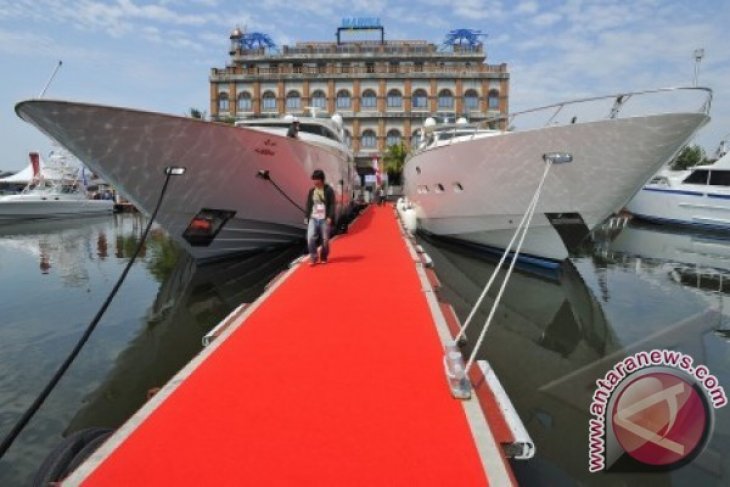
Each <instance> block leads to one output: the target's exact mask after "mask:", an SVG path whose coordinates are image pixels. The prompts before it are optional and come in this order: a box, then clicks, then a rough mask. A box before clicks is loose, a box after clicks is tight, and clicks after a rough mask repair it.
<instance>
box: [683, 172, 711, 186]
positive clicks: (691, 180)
mask: <svg viewBox="0 0 730 487" xmlns="http://www.w3.org/2000/svg"><path fill="white" fill-rule="evenodd" d="M707 172H708V171H707V170H705V169H698V170H696V171H695V172H693V173H692V174H690V175H689V176H687V178H685V180H684V182H685V183H687V184H707Z"/></svg>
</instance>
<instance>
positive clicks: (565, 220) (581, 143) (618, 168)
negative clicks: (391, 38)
mask: <svg viewBox="0 0 730 487" xmlns="http://www.w3.org/2000/svg"><path fill="white" fill-rule="evenodd" d="M679 91H683V92H685V93H683V94H687V93H689V94H691V95H694V96H695V97H696V96H700V97H702V98H703V99H704V105H703V106H702V108H701V109H700V110H699V111H697V110H696V106H697V104H694V105H693V107H694V108H693V109H691V110H690V109H687V110H686V111H681V110H674V111H672V112H669V113H666V112H662V113H659V114H655V115H646V114H643V113H639V114H636V115H634V114H633V113H629V115H623V113H624V105H625V104H626V102H627V101H628V100H629V99H632V100H633V99H636V98H641V96H642V95H645V96H650V95H651V96H655V95H665V96H666V95H668V94H674V93H676V92H679ZM711 100H712V91H711V90H709V89H707V88H674V89H660V90H652V91H645V92H636V93H625V94H620V95H611V96H602V97H595V98H586V99H581V100H573V101H569V102H564V103H559V104H555V105H550V106H548V107H541V108H537V109H532V110H527V111H524V112H519V113H516V114H512V115H510V116H509V118H508V119H507V120H495V121H492V122H490V125H491V127H490V126H489V125H486V126H485V125H468V124H467V123H466V121H465V120H462V121H461V122H462V123H459V122H457V123H456V124H451V125H437V124H435V121H434V120H431V121H430V123H429V121H427V123H426V124H425V126H426V129H425V131H424V133H423V136H422V143H421V144H420V146H419V148H417V149H416V150H415V151H414V152H413V153H412V154H411V155H410V157H409V159H408V160H407V161H406V165H405V169H404V175H405V180H406V184H405V188H404V192H405V195H406V197H407V198H408V200H409V201H410V202H411V204H412V205H413V207H414V208H415V211H416V216H417V219H418V227H419V230H420V231H423V232H425V233H427V234H433V235H436V236H440V237H441V238H443V239H447V240H455V241H460V242H464V243H466V244H468V245H477V246H480V247H483V248H484V249H486V250H493V251H495V252H499V253H501V252H502V250H503V249H505V248H506V247H508V245H509V242H510V239H511V238H512V236H513V234H514V232H515V230H516V228H517V227H518V225H519V222H520V220H521V218H522V216H523V214H525V212H526V209H527V208H528V206H529V205H530V201H531V200H532V198H533V195H534V194H535V193H536V188H537V187H538V185H539V183H540V180H541V177H542V175H543V173H544V169H545V163H544V162H543V159H544V158H545V156H546V155H547V154H548V153H556V152H557V153H568V154H570V155H571V156H572V160H573V162H571V163H566V164H559V165H558V164H556V165H555V166H554V167H552V168H551V170H550V172H549V174H547V177H546V179H545V182H544V187H543V188H542V193H541V195H540V198H539V200H538V203H537V207H536V210H535V214H534V218H533V220H532V224H531V226H530V228H529V231H528V232H527V236H526V239H525V241H524V244H523V247H522V253H521V258H522V259H523V261H526V262H529V263H531V264H535V265H539V266H543V267H554V266H556V265H557V264H558V263H559V262H560V261H562V260H564V259H566V258H567V257H568V256H569V252H570V251H571V250H573V249H574V248H577V246H578V244H579V243H580V242H581V241H582V240H583V239H584V238H585V237H587V236H588V235H589V233H590V231H591V230H592V229H594V228H595V227H596V226H598V225H599V224H600V223H601V222H603V221H604V220H605V219H606V218H607V217H608V216H609V215H611V214H612V213H614V212H616V211H618V210H620V209H621V208H623V207H624V206H625V205H626V203H627V202H628V201H629V200H630V199H631V197H632V196H633V195H634V194H635V193H636V192H637V191H638V190H639V189H640V188H641V186H642V185H643V184H644V182H645V181H647V180H648V179H649V178H650V177H651V175H652V174H654V173H655V172H656V171H657V169H658V168H659V167H661V166H662V165H663V164H665V163H666V162H667V161H669V160H670V159H671V158H672V157H674V155H675V154H676V153H677V152H678V151H679V150H680V149H681V147H683V145H684V144H685V143H686V142H687V140H689V139H690V138H691V137H692V136H693V135H694V134H695V133H696V132H697V130H699V129H700V127H702V126H703V125H704V124H706V123H707V122H708V121H709V116H708V112H709V107H710V102H711ZM597 102H603V103H604V104H607V103H608V106H606V107H596V105H595V104H596V103H597ZM694 102H695V103H696V102H697V100H696V98H695V100H694ZM610 103H613V105H612V106H611V105H610ZM584 104H589V105H591V107H593V108H590V109H581V108H580V107H581V106H582V105H584ZM637 105H638V108H640V109H641V111H642V112H644V111H646V107H644V106H643V104H641V103H640V102H637ZM672 106H673V107H675V106H677V105H675V104H673V105H672ZM596 108H602V109H606V108H610V110H606V112H604V113H607V114H608V116H607V117H602V118H598V119H596V117H595V109H596ZM631 108H632V109H633V108H634V106H632V107H631ZM579 110H583V111H585V112H586V113H587V114H588V116H587V119H586V121H584V122H578V120H577V119H578V118H580V117H578V116H575V115H574V116H572V117H571V115H572V114H573V113H576V112H578V111H579ZM538 112H543V113H544V112H547V115H552V116H550V118H549V120H548V121H547V124H544V123H543V124H542V125H541V126H538V127H537V128H528V129H520V130H515V129H513V127H515V126H516V125H515V124H518V123H519V117H523V116H532V115H534V114H536V113H538ZM558 114H567V116H568V118H567V119H566V120H565V122H564V123H560V124H556V120H557V118H556V117H557V115H558ZM620 114H621V115H622V116H621V117H619V115H620ZM589 115H592V118H590V117H589ZM505 122H506V123H505ZM566 159H568V158H566Z"/></svg>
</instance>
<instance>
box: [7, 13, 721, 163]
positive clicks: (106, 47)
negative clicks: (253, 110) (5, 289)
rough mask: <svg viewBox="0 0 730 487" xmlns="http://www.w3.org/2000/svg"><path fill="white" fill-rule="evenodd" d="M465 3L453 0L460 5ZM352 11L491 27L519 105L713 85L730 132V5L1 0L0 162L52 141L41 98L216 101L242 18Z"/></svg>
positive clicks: (493, 54)
mask: <svg viewBox="0 0 730 487" xmlns="http://www.w3.org/2000/svg"><path fill="white" fill-rule="evenodd" d="M452 3H453V4H452ZM343 17H379V18H380V20H381V23H382V24H383V25H384V26H385V31H386V38H388V39H425V40H428V41H431V42H434V43H441V41H442V40H443V38H444V36H445V34H446V33H447V32H448V31H449V30H451V29H456V28H472V29H479V30H481V31H482V32H484V33H486V34H488V37H487V38H486V39H485V43H486V48H487V53H488V58H487V61H488V62H489V63H490V64H498V63H501V62H506V63H508V65H509V70H510V73H511V100H510V103H511V109H512V110H513V111H515V110H520V109H527V108H530V107H533V106H539V105H546V104H550V103H554V102H558V101H563V100H566V99H571V98H575V97H582V96H592V95H603V94H611V93H618V92H622V91H632V90H641V89H651V88H657V87H666V86H679V85H690V84H691V83H692V78H693V75H694V58H693V52H694V50H695V49H696V48H699V47H702V48H704V49H705V58H704V59H703V61H702V64H701V66H700V73H699V81H700V85H705V86H709V87H710V88H712V89H713V90H715V98H714V103H713V110H712V116H713V121H712V122H711V123H710V125H708V126H706V127H705V128H704V129H703V130H702V132H701V133H700V134H699V136H698V137H697V139H696V142H697V143H699V144H700V145H702V146H703V147H704V148H705V149H706V150H707V151H708V152H710V153H712V152H714V151H715V149H716V147H717V145H718V144H719V142H720V140H721V139H722V138H724V137H725V136H726V135H730V40H729V39H728V33H727V19H728V18H730V2H727V1H725V2H723V1H720V0H713V1H703V0H697V1H672V0H633V1H620V0H565V1H563V0H551V1H540V2H538V1H532V0H524V1H520V0H517V1H508V0H501V1H500V0H459V1H456V2H444V1H443V0H414V1H406V0H400V1H385V0H367V1H365V0H354V1H352V2H342V1H335V0H298V1H297V2H291V1H290V0H257V1H255V2H252V1H225V0H187V1H183V0H156V1H155V0H109V1H101V0H79V1H67V0H0V67H1V69H0V147H1V148H2V149H0V169H6V170H17V169H20V168H22V167H24V166H25V165H27V153H28V152H29V151H31V150H39V151H41V152H42V153H46V152H47V151H48V149H49V148H50V144H49V142H48V141H47V140H46V139H45V137H44V136H42V135H41V134H40V133H39V132H38V131H37V130H36V129H35V128H33V127H31V126H30V125H28V124H26V123H25V122H23V121H21V120H20V119H18V118H17V116H16V115H15V112H14V110H13V107H14V105H15V103H16V102H18V101H20V100H23V99H26V98H32V97H35V96H38V94H39V93H40V91H41V89H42V88H43V85H44V84H45V83H46V81H47V79H48V77H49V76H50V74H51V72H52V70H53V68H54V66H55V64H56V62H57V61H58V60H59V59H61V60H63V63H64V65H63V67H62V68H61V71H60V72H59V73H58V75H57V77H56V79H55V81H54V82H53V84H52V85H51V87H50V89H49V90H48V93H47V94H46V97H48V98H60V99H72V100H80V101H89V102H98V103H103V104H108V105H124V106H131V107H135V108H141V109H149V110H154V111H162V112H168V113H177V114H183V113H185V112H186V111H187V110H188V108H189V107H199V108H202V109H205V110H206V111H207V110H208V104H209V101H208V96H209V95H208V93H209V87H208V74H209V71H210V68H211V67H223V66H224V65H225V64H226V62H227V60H228V54H227V51H228V44H229V40H228V36H229V34H230V31H231V30H232V28H233V27H235V26H236V25H237V24H238V25H241V26H247V27H248V30H249V31H259V32H264V33H267V34H269V35H270V36H271V37H272V38H273V40H274V41H275V42H276V43H277V44H279V45H284V44H293V43H294V42H296V41H298V40H325V41H329V40H334V32H335V29H336V28H337V26H338V25H339V24H340V21H341V19H342V18H343Z"/></svg>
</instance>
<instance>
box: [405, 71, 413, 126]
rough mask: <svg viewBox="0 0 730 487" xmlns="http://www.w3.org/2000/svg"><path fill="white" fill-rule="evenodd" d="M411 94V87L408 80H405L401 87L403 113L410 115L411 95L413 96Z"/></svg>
mask: <svg viewBox="0 0 730 487" xmlns="http://www.w3.org/2000/svg"><path fill="white" fill-rule="evenodd" d="M412 92H413V85H412V83H411V80H410V78H409V79H406V80H405V83H404V85H403V111H404V112H405V113H411V106H412V105H411V95H412V94H413V93H412ZM409 123H410V122H409Z"/></svg>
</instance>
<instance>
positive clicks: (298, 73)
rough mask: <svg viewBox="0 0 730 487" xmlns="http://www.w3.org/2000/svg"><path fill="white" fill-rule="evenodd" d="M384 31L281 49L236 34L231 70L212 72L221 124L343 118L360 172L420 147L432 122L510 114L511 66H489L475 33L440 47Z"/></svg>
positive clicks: (258, 37)
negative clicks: (389, 154) (386, 156)
mask: <svg viewBox="0 0 730 487" xmlns="http://www.w3.org/2000/svg"><path fill="white" fill-rule="evenodd" d="M343 23H344V21H343ZM370 28H371V29H372V28H373V26H372V25H371V26H370ZM377 28H378V29H380V31H381V39H380V40H367V41H363V40H359V41H350V42H344V41H342V40H341V38H340V31H341V30H342V29H343V27H341V28H340V29H338V32H337V41H336V42H297V43H296V45H294V46H283V47H282V48H281V49H276V48H275V45H274V44H273V43H272V42H271V40H270V39H269V38H268V37H267V36H265V35H263V34H257V33H253V34H244V33H243V32H241V30H240V29H238V28H236V29H235V30H234V31H233V32H232V33H231V36H230V39H231V49H230V63H229V64H228V65H227V66H226V67H224V68H213V69H212V70H211V73H210V113H211V117H212V118H213V119H217V120H222V119H231V118H235V119H241V118H248V117H260V116H282V115H285V114H293V115H297V116H304V115H307V114H308V112H309V111H310V109H309V107H315V109H316V110H318V111H320V112H325V113H329V114H333V113H335V112H337V113H339V114H341V115H342V117H343V119H344V122H345V129H346V134H347V136H348V137H349V138H350V140H351V145H352V149H353V152H354V154H355V157H356V161H358V165H359V166H361V167H370V165H371V162H370V161H371V160H372V158H373V157H374V156H382V155H383V153H384V152H385V151H386V150H387V147H388V146H390V145H393V144H398V143H400V142H403V143H404V144H405V145H406V147H409V148H410V147H411V145H412V144H413V142H414V140H415V139H416V137H418V131H419V129H420V128H421V126H422V124H423V121H424V120H425V119H426V118H427V117H434V118H436V119H437V120H438V121H441V120H442V119H444V118H448V119H449V120H451V121H454V119H455V118H457V117H462V116H463V117H466V118H467V119H468V120H469V121H472V122H478V121H482V120H485V119H486V118H487V117H492V116H494V115H498V114H506V113H507V111H508V103H509V73H508V71H507V65H506V64H499V65H490V64H486V53H485V50H484V45H483V43H482V42H479V41H478V40H476V39H477V37H476V35H474V34H473V33H474V31H452V33H450V35H451V39H452V40H453V41H452V42H450V43H445V44H444V45H442V46H436V45H435V44H432V43H429V42H427V41H386V40H385V38H384V33H383V29H382V27H380V26H379V25H378V26H377ZM348 30H351V28H349V29H348ZM454 32H456V33H457V34H456V37H454ZM459 32H461V33H462V35H461V36H459V34H458V33H459ZM464 32H466V34H464ZM469 32H471V33H472V35H471V36H470V35H469ZM465 36H466V37H467V40H466V42H464V37H465ZM447 39H449V37H447Z"/></svg>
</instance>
